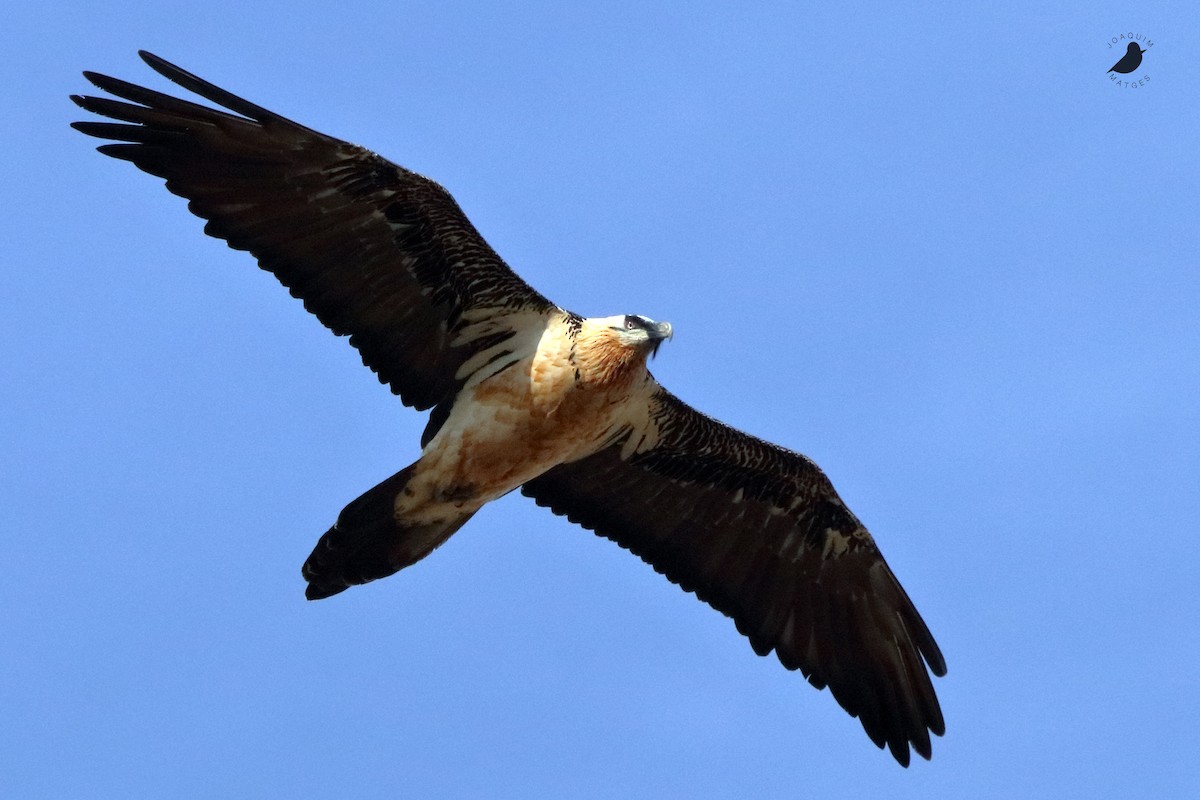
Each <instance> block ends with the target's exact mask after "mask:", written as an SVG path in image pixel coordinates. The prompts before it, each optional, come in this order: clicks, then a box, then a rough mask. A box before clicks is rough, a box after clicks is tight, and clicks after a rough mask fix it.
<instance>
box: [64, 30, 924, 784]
mask: <svg viewBox="0 0 1200 800" xmlns="http://www.w3.org/2000/svg"><path fill="white" fill-rule="evenodd" d="M141 57H142V58H143V59H144V60H145V62H146V63H147V64H149V65H150V66H151V67H152V68H153V69H154V70H156V71H157V72H158V73H160V74H161V75H163V76H165V77H166V78H168V79H170V80H171V81H173V82H174V83H176V84H178V85H179V86H181V87H183V88H184V89H187V90H189V91H191V92H194V93H195V94H197V95H199V96H200V97H203V98H205V99H207V100H209V101H210V102H212V103H215V104H216V105H218V106H222V107H223V108H224V109H226V110H217V109H215V108H212V107H209V106H205V105H198V104H196V103H192V102H189V101H186V100H181V99H178V98H176V97H172V96H170V95H166V94H161V93H159V92H156V91H152V90H150V89H146V88H143V87H141V86H136V85H134V84H130V83H126V82H125V81H121V80H118V79H116V78H110V77H107V76H105V75H98V74H96V73H92V72H85V73H84V76H85V77H86V78H87V79H88V80H89V81H91V82H92V83H93V84H95V85H96V86H97V87H99V88H100V89H102V90H104V91H106V92H108V93H109V94H111V95H114V96H116V97H117V98H121V99H122V100H125V101H129V102H120V101H118V100H114V99H111V98H107V97H91V96H78V95H75V96H72V98H71V99H72V100H73V101H74V102H75V103H76V104H78V105H79V106H80V107H82V108H84V109H85V110H87V111H90V112H93V113H95V114H98V115H100V116H103V117H108V118H110V119H113V120H117V122H100V121H88V122H76V123H74V127H75V128H76V129H77V130H79V131H81V132H83V133H85V134H88V135H89V136H95V137H99V138H101V139H108V140H112V142H113V143H109V144H104V145H102V146H100V147H99V148H98V149H99V151H100V152H101V153H104V154H105V155H108V156H112V157H114V158H119V159H123V160H125V161H131V162H133V164H134V165H136V166H137V167H138V168H140V169H142V170H144V171H146V172H148V173H150V174H151V175H156V176H158V177H160V178H164V179H165V180H166V186H167V189H168V190H170V191H171V192H173V193H174V194H177V195H180V196H182V197H185V198H187V200H188V208H189V209H191V211H192V213H194V214H196V215H197V216H199V217H202V218H203V219H205V220H207V224H206V225H205V227H204V231H205V233H207V234H209V235H210V236H215V237H217V238H220V239H224V240H225V241H226V242H227V243H228V244H229V246H230V247H232V248H235V249H237V250H248V251H249V252H250V253H251V254H253V255H254V257H255V258H257V259H258V263H259V266H261V267H262V268H263V269H265V270H269V271H270V272H271V273H272V274H274V275H275V277H276V278H278V279H279V281H280V282H281V283H282V284H283V285H284V286H286V287H287V288H288V289H289V290H290V291H291V293H292V295H293V296H294V297H297V298H299V299H301V300H302V301H303V302H304V307H305V308H306V309H308V310H309V311H310V312H312V313H313V314H315V315H316V317H317V319H319V320H320V321H321V322H322V323H323V324H324V325H325V326H326V327H328V328H329V329H330V330H331V331H333V332H334V333H335V334H337V335H339V336H349V337H350V344H351V345H353V346H354V347H356V348H357V349H358V351H359V353H360V354H361V355H362V360H363V363H364V364H365V365H366V366H368V367H370V368H371V369H372V370H373V371H374V372H375V373H376V374H377V375H378V377H379V380H380V382H381V383H386V384H388V385H389V386H390V387H391V390H392V391H393V392H394V393H396V394H397V395H399V396H400V400H401V401H402V402H403V403H404V404H405V405H409V406H412V407H414V408H416V409H417V410H421V411H423V410H427V409H430V410H431V412H430V415H429V422H428V425H427V427H426V429H425V432H424V435H423V436H422V437H421V456H420V458H419V459H418V460H417V462H416V463H414V464H412V465H411V466H409V467H406V468H404V469H402V470H401V471H400V472H398V473H396V474H395V475H393V476H392V477H390V478H388V479H387V480H385V481H383V482H382V483H380V484H379V485H378V486H376V487H375V488H373V489H370V490H369V491H367V492H366V493H365V494H363V495H362V496H361V497H359V498H358V499H357V500H354V501H353V502H351V503H350V504H349V505H347V506H346V508H345V509H344V510H343V511H342V512H341V513H340V514H339V515H338V517H337V521H336V523H335V524H334V525H333V527H331V528H330V529H329V530H328V531H327V532H326V533H325V535H323V536H322V537H321V539H320V541H318V542H317V545H316V549H314V550H313V552H312V555H310V556H309V557H308V560H307V561H306V562H305V563H304V567H303V570H302V572H303V575H304V578H305V580H306V581H307V582H308V588H307V596H308V597H309V599H319V598H323V597H329V596H330V595H334V594H337V593H338V592H341V591H343V590H345V589H347V588H348V587H350V586H355V585H357V584H360V583H366V582H367V581H372V580H375V579H377V578H383V577H386V576H388V575H391V574H392V573H394V572H396V571H398V570H401V569H404V568H405V567H407V566H409V565H411V564H414V563H416V562H417V561H420V560H421V559H422V558H424V557H425V556H427V555H429V554H430V553H431V552H433V550H434V549H436V548H437V547H438V545H440V544H442V542H444V541H446V539H447V538H448V537H449V536H450V535H451V534H453V533H454V532H455V531H457V530H458V529H459V528H460V527H462V525H463V524H464V523H466V521H467V520H468V519H470V518H471V516H472V515H473V514H474V513H475V512H476V511H478V510H479V509H480V508H481V507H482V506H483V505H484V504H485V503H487V502H489V501H491V500H495V499H496V498H498V497H500V496H501V495H504V494H506V493H508V492H510V491H512V490H513V489H516V488H518V487H519V488H520V489H521V491H522V493H523V494H525V495H527V496H529V497H532V498H533V500H534V501H535V502H536V503H537V504H538V505H541V506H546V507H548V508H549V509H550V510H551V511H553V512H554V513H555V514H561V515H564V516H566V517H567V519H569V520H571V521H572V522H575V523H578V524H580V525H582V526H583V527H584V528H587V529H590V530H593V531H595V532H596V533H597V534H599V535H601V536H605V537H607V538H609V539H612V540H613V541H615V542H616V543H617V544H618V545H620V546H621V547H623V548H625V549H627V550H629V551H631V552H633V553H635V554H636V555H638V556H640V557H641V558H642V559H643V560H644V561H646V562H647V563H648V564H650V565H651V566H652V567H653V568H654V569H655V570H656V571H658V572H660V573H662V574H663V575H665V576H666V577H667V578H668V579H669V580H671V581H672V582H674V583H676V584H678V585H679V586H680V587H682V588H683V589H684V591H688V592H694V593H695V594H696V596H697V597H698V598H700V599H701V600H703V601H705V602H706V603H708V604H709V605H711V606H712V607H713V608H715V609H717V610H718V611H720V612H722V613H724V614H726V615H728V616H729V617H732V618H733V620H734V622H735V623H736V625H737V629H738V630H739V631H741V633H743V634H744V635H745V636H747V637H749V639H750V644H751V646H752V647H753V648H754V651H755V652H756V653H758V654H759V655H766V654H768V653H770V652H771V651H772V650H774V651H775V653H776V654H777V655H778V657H779V660H780V661H781V662H782V663H783V665H784V666H785V667H787V668H788V669H792V670H795V669H798V670H800V671H801V672H802V673H803V674H804V675H805V676H806V677H807V678H808V681H809V682H810V683H811V684H812V685H813V686H816V687H817V688H818V689H821V688H824V687H826V686H828V687H829V689H830V691H831V692H832V694H833V696H834V697H835V698H836V699H837V701H838V703H840V704H841V706H842V707H843V708H844V709H845V710H846V711H848V712H849V713H850V715H851V716H854V717H858V719H859V720H860V721H861V722H862V726H863V728H864V729H865V730H866V732H867V735H868V736H869V737H870V738H871V740H872V741H873V742H874V743H875V744H876V745H877V746H878V747H880V748H882V747H883V746H884V745H887V747H888V748H889V749H890V750H891V753H892V755H893V756H894V757H895V758H896V760H897V761H899V762H900V763H901V764H903V765H905V766H907V765H908V761H909V748H910V746H911V747H912V749H914V750H916V752H917V753H919V754H920V755H921V756H923V757H924V758H929V757H930V737H929V734H930V733H931V732H932V733H934V734H936V735H939V736H940V735H942V734H943V733H944V731H945V723H944V721H943V719H942V712H941V708H940V707H939V705H938V700H937V696H936V695H935V694H934V690H933V685H932V682H931V680H930V677H929V672H932V673H933V674H935V675H939V676H940V675H944V674H945V671H946V663H945V661H944V659H943V658H942V654H941V652H940V651H939V649H938V646H937V644H936V643H935V642H934V640H933V636H932V635H931V634H930V632H929V629H928V628H927V627H926V625H925V623H924V621H923V620H922V619H921V616H920V615H919V614H918V613H917V610H916V608H914V607H913V604H912V601H911V600H909V598H908V595H907V594H906V593H905V591H904V589H903V588H901V586H900V584H899V582H898V581H897V580H896V577H895V576H894V575H893V574H892V571H891V570H890V569H889V568H888V565H887V564H886V563H885V562H884V560H883V556H882V555H880V552H879V550H878V548H877V547H876V546H875V542H874V540H873V539H872V538H871V535H870V534H869V533H867V530H866V528H864V527H863V525H862V523H861V522H859V521H858V519H857V518H856V517H855V516H854V514H853V513H851V512H850V510H849V509H848V508H847V507H846V505H845V504H844V503H843V502H842V500H841V499H840V498H839V497H838V495H837V493H836V492H835V491H834V489H833V486H832V485H831V484H830V482H829V480H828V478H826V477H825V474H824V473H823V472H822V471H821V470H820V469H819V468H818V467H817V466H816V465H815V464H814V463H813V462H812V461H810V460H809V459H807V458H805V457H804V456H802V455H800V454H798V453H794V452H792V451H790V450H785V449H783V448H782V447H777V446H776V445H773V444H770V443H769V442H765V441H762V440H761V439H756V438H755V437H753V436H750V435H748V434H745V433H742V432H741V431H737V430H734V429H733V428H730V427H729V426H727V425H724V424H722V423H720V422H718V421H716V420H714V419H711V418H710V417H707V416H705V415H704V414H701V413H700V412H698V411H696V410H694V409H693V408H691V407H690V406H688V405H687V404H686V403H684V402H683V401H681V400H679V399H678V398H676V397H675V396H674V395H673V394H671V393H670V392H668V391H667V390H666V389H664V388H663V387H662V386H660V385H659V384H658V382H657V381H656V380H655V379H654V377H653V376H652V375H651V374H650V373H649V372H648V371H647V369H646V360H647V357H648V356H649V355H651V354H653V353H655V352H656V351H657V350H658V347H659V345H660V344H662V342H663V341H664V340H665V339H669V338H670V337H671V333H672V331H671V326H670V325H669V324H668V323H665V322H655V321H653V320H651V319H649V318H647V317H644V316H640V315H636V314H620V315H617V316H610V317H581V316H579V315H578V314H574V313H572V312H570V311H566V310H565V309H562V308H560V307H558V306H556V305H555V304H554V303H552V302H550V301H549V300H547V299H546V298H545V297H543V296H542V295H541V294H539V293H538V292H537V291H535V290H534V289H533V288H531V287H530V286H529V285H528V284H526V283H525V281H523V280H521V278H520V277H518V276H517V275H516V273H514V272H513V271H512V270H511V269H509V267H508V266H507V265H506V264H505V263H504V261H502V260H501V258H500V256H498V255H497V254H496V253H495V252H494V251H493V250H492V249H491V247H489V246H488V244H487V242H485V241H484V239H483V237H482V236H480V235H479V233H478V232H477V231H476V230H475V228H474V227H473V226H472V225H471V223H470V222H469V221H468V220H467V218H466V216H464V214H463V212H462V211H461V209H459V207H458V204H457V203H455V201H454V199H453V198H452V197H451V196H450V194H449V193H447V192H446V190H445V189H443V188H442V187H441V186H439V185H438V184H436V183H434V182H433V181H431V180H429V179H427V178H424V177H422V176H420V175H417V174H415V173H413V172H410V171H408V170H406V169H404V168H403V167H399V166H397V165H395V164H393V163H391V162H390V161H387V160H385V159H383V158H381V157H380V156H378V155H376V154H375V153H373V152H371V151H369V150H366V149H364V148H362V147H358V146H356V145H353V144H349V143H348V142H344V141H341V140H338V139H334V138H332V137H329V136H326V135H324V134H321V133H318V132H317V131H314V130H311V129H309V128H306V127H304V126H303V125H299V124H297V123H295V122H292V121H291V120H288V119H285V118H284V117H281V116H279V115H278V114H274V113H272V112H270V111H267V110H266V109H264V108H261V107H259V106H256V105H254V104H253V103H249V102H247V101H246V100H243V99H241V98H240V97H236V96H234V95H232V94H230V93H229V92H227V91H225V90H223V89H220V88H218V87H216V86H214V85H213V84H211V83H208V82H207V81H204V80H201V79H200V78H198V77H196V76H195V75H192V74H190V73H188V72H186V71H184V70H182V69H180V68H179V67H176V66H174V65H172V64H170V63H168V62H166V61H164V60H162V59H161V58H158V57H156V56H154V55H151V54H150V53H146V52H142V53H141Z"/></svg>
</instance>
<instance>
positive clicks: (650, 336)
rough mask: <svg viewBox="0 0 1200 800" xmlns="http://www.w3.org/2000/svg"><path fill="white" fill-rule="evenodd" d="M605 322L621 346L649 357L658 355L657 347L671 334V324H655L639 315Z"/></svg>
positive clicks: (610, 319)
mask: <svg viewBox="0 0 1200 800" xmlns="http://www.w3.org/2000/svg"><path fill="white" fill-rule="evenodd" d="M607 322H608V327H609V330H611V331H613V332H614V333H615V335H616V337H617V339H618V341H620V342H621V344H623V345H625V346H626V347H628V348H630V349H633V350H637V351H640V352H643V353H646V354H647V355H649V356H655V355H658V347H659V345H661V344H662V343H663V341H665V340H667V339H670V338H671V336H672V334H673V331H672V330H671V323H669V322H655V321H654V320H652V319H650V318H649V317H643V316H642V315H640V314H626V315H624V316H616V317H609V318H608V319H607Z"/></svg>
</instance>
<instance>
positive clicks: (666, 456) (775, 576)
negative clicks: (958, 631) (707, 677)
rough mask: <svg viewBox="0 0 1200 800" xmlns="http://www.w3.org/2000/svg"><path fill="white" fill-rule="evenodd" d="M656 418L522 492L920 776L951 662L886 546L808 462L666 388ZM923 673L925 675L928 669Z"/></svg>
mask: <svg viewBox="0 0 1200 800" xmlns="http://www.w3.org/2000/svg"><path fill="white" fill-rule="evenodd" d="M648 403H649V408H648V409H647V410H648V412H649V415H648V422H647V423H646V424H645V425H644V426H640V429H639V427H635V428H634V429H633V430H632V431H631V432H630V433H629V434H628V435H627V436H625V437H624V438H622V439H621V440H620V441H617V442H616V443H615V444H613V445H612V446H610V447H608V448H606V449H604V450H602V451H600V452H598V453H596V454H594V455H592V456H589V457H587V458H585V459H582V460H580V461H575V462H572V463H569V464H563V465H561V466H558V467H555V468H554V469H552V470H550V471H549V472H547V473H545V474H544V475H542V476H541V477H539V478H537V479H535V480H533V481H530V482H529V483H527V484H525V486H524V487H523V488H522V492H523V493H524V494H526V495H528V496H530V497H532V498H534V500H536V501H537V503H538V505H542V506H548V507H549V508H550V509H551V510H552V511H554V512H555V513H556V514H565V515H566V516H567V518H568V519H570V520H571V521H572V522H577V523H579V524H580V525H582V526H584V527H585V528H588V529H591V530H594V531H595V532H596V533H598V534H600V535H602V536H606V537H608V538H609V539H612V540H613V541H615V542H616V543H617V544H619V545H621V546H622V547H624V548H626V549H628V550H630V551H631V552H633V553H635V554H637V555H638V556H641V558H642V559H643V560H644V561H646V562H647V563H649V564H650V565H651V566H653V567H654V569H655V570H657V571H658V572H661V573H662V574H664V575H666V576H667V578H668V579H670V580H671V581H673V582H674V583H677V584H679V585H680V586H681V587H683V589H684V590H686V591H689V592H695V593H696V596H697V597H699V598H700V599H701V600H704V601H705V602H707V603H709V604H710V605H711V606H713V608H715V609H717V610H718V611H721V612H723V613H724V614H726V615H728V616H730V617H732V618H733V620H734V621H735V622H736V624H737V628H738V630H739V631H741V632H742V633H743V634H745V635H746V636H748V637H750V643H751V645H752V646H753V647H754V650H755V652H757V653H758V654H759V655H766V654H768V653H770V652H771V650H775V652H776V653H777V654H778V656H779V660H780V661H781V662H783V664H784V666H786V667H787V668H788V669H799V670H801V671H802V672H803V673H804V675H805V676H807V678H808V680H809V682H810V683H812V684H813V685H814V686H816V687H817V688H819V689H820V688H824V687H825V686H828V687H829V689H830V691H831V692H832V693H833V696H834V697H835V698H837V701H838V702H839V703H840V704H841V705H842V707H843V708H844V709H846V711H848V712H849V713H850V714H851V715H852V716H856V717H858V718H859V720H861V722H862V725H863V728H864V729H865V730H866V732H867V735H868V736H870V737H871V740H872V741H874V742H875V744H876V745H878V746H879V747H883V746H884V744H886V745H887V746H888V747H889V748H890V749H891V752H892V754H893V755H894V756H895V758H896V760H897V761H899V762H900V763H901V764H904V765H907V764H908V760H909V745H910V744H911V745H912V747H913V749H915V750H916V751H917V752H918V753H920V754H921V755H922V756H924V757H925V758H929V756H930V741H929V732H930V731H932V732H933V733H935V734H937V735H939V736H940V735H941V734H942V733H944V732H945V723H944V721H943V719H942V712H941V709H940V707H939V705H938V701H937V696H936V695H935V694H934V690H933V685H932V683H931V681H930V678H929V674H928V672H927V670H926V664H928V667H929V670H932V671H933V673H934V674H935V675H943V674H945V672H946V663H945V661H944V660H943V658H942V654H941V652H940V651H939V650H938V646H937V643H936V642H934V640H933V636H932V635H930V633H929V629H928V628H927V627H926V626H925V623H924V621H923V620H922V619H921V616H920V615H919V614H918V613H917V610H916V608H914V607H913V604H912V601H911V600H909V598H908V595H907V594H905V592H904V589H903V588H902V587H901V586H900V584H899V582H898V581H897V580H896V577H895V576H894V575H893V574H892V571H891V570H890V569H889V568H888V565H887V564H886V563H885V562H884V560H883V556H882V555H880V553H879V550H878V548H876V546H875V542H874V540H873V539H872V538H871V535H870V534H869V533H867V531H866V529H865V528H864V527H863V526H862V524H861V523H860V522H859V521H858V519H856V518H855V516H854V514H852V513H851V512H850V510H849V509H848V508H846V506H845V505H844V504H843V503H842V501H841V499H840V498H839V497H838V496H837V493H836V492H835V491H834V490H833V486H832V485H831V484H830V482H829V480H828V479H827V478H826V477H825V475H824V473H822V472H821V470H820V469H819V468H818V467H817V466H816V465H815V464H814V463H813V462H811V461H809V460H808V459H807V458H805V457H804V456H802V455H799V454H797V453H793V452H790V451H788V450H784V449H783V448H781V447H776V446H775V445H772V444H770V443H768V442H764V441H762V440H760V439H756V438H754V437H752V436H749V435H747V434H744V433H741V432H740V431H737V430H734V429H733V428H730V427H729V426H727V425H724V424H722V423H720V422H717V421H716V420H713V419H710V418H709V417H706V416H704V415H703V414H700V413H699V412H697V411H695V410H694V409H692V408H691V407H689V406H688V405H686V404H684V403H683V402H681V401H680V400H678V399H677V398H676V397H674V396H673V395H671V394H670V393H669V392H667V391H666V390H664V389H661V388H659V389H658V390H657V391H656V392H655V393H653V394H652V395H648ZM923 662H924V663H923Z"/></svg>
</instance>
